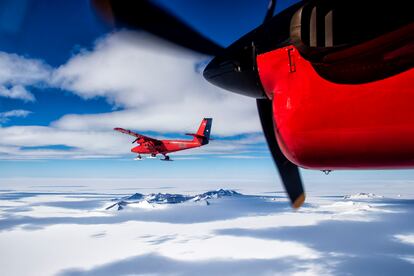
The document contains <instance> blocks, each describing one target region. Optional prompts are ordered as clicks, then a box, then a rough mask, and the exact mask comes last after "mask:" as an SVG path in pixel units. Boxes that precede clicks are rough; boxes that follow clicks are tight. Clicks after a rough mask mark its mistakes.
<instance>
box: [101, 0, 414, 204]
mask: <svg viewBox="0 0 414 276" xmlns="http://www.w3.org/2000/svg"><path fill="white" fill-rule="evenodd" d="M223 1H224V0H223ZM94 2H95V4H96V6H97V7H98V10H100V11H101V13H102V14H103V15H104V16H105V18H106V19H107V20H108V22H112V23H115V24H117V25H120V26H126V27H129V28H133V29H139V30H142V29H144V30H146V31H148V32H150V33H152V34H155V35H157V36H159V37H162V38H164V39H166V40H169V41H170V42H173V43H176V44H178V45H181V46H183V47H186V48H189V49H191V50H193V51H197V52H199V53H203V54H207V55H211V56H214V58H213V59H212V60H211V62H210V63H209V64H208V65H207V67H206V68H205V70H204V72H203V75H204V77H205V79H206V80H207V81H209V82H211V83H213V84H214V85H216V86H219V87H221V88H224V89H226V90H229V91H232V92H235V93H239V94H242V95H245V96H249V97H252V98H255V99H256V101H257V108H258V112H259V116H260V120H261V123H262V127H263V132H264V135H265V137H266V140H267V143H268V145H269V149H270V152H271V153H272V157H273V160H274V162H275V165H276V167H277V169H278V171H279V174H280V177H281V180H282V183H283V185H284V187H285V190H286V192H287V194H288V195H289V198H290V200H291V203H292V205H293V207H295V208H297V207H299V206H301V205H302V203H303V202H304V200H305V193H304V189H303V185H302V180H301V177H300V173H299V169H298V167H302V168H306V169H317V170H322V171H330V170H337V169H400V168H414V107H413V102H414V69H413V65H414V13H413V12H412V8H411V6H410V4H411V3H410V1H406V0H394V1H392V2H389V1H361V0H305V1H300V2H299V3H296V4H294V5H292V6H290V7H288V8H287V9H285V10H284V11H282V12H280V13H278V14H277V15H273V14H274V10H275V6H276V0H271V1H270V3H269V6H268V11H267V14H266V16H265V19H264V21H263V24H261V25H259V26H258V27H257V28H255V29H254V30H252V31H251V32H249V33H247V34H246V35H244V36H242V37H240V38H239V39H238V40H237V41H235V42H234V43H233V44H231V45H230V46H228V47H227V48H223V47H221V46H220V45H218V44H216V43H215V42H214V41H212V40H210V39H208V38H206V37H204V36H203V35H201V34H200V33H198V32H197V31H196V30H195V29H193V28H192V27H191V26H189V25H188V24H186V23H185V21H183V20H180V19H179V18H177V17H176V16H175V15H174V14H172V13H170V12H168V10H167V9H163V8H162V7H160V6H159V5H157V4H156V3H154V1H150V0H141V1H115V0H94ZM234 7H235V8H237V5H234ZM229 12H232V11H229ZM212 20H214V19H212Z"/></svg>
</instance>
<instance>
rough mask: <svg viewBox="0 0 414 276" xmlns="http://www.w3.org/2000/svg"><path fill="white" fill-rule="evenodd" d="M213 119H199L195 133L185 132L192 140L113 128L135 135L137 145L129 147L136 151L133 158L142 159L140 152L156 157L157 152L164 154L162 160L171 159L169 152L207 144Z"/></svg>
mask: <svg viewBox="0 0 414 276" xmlns="http://www.w3.org/2000/svg"><path fill="white" fill-rule="evenodd" d="M212 122H213V119H211V118H204V119H203V121H201V124H200V127H199V128H198V130H197V133H186V135H190V136H193V137H194V138H193V140H158V139H154V138H151V137H148V136H144V135H141V134H138V133H135V132H133V131H131V130H128V129H123V128H119V127H117V128H114V130H116V131H119V132H122V133H125V134H128V135H131V136H134V137H136V139H135V140H134V141H133V142H132V143H135V142H136V143H138V144H139V145H138V146H136V147H133V148H132V149H131V151H132V152H135V153H138V156H137V157H136V158H135V160H142V157H141V154H150V158H156V156H157V154H162V155H163V156H164V159H161V160H164V161H172V160H171V159H170V157H169V156H168V155H167V154H168V153H170V152H176V151H180V150H186V149H192V148H198V147H201V146H204V145H207V144H208V142H209V140H210V132H211V124H212Z"/></svg>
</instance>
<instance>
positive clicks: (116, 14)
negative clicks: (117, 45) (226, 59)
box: [92, 0, 223, 56]
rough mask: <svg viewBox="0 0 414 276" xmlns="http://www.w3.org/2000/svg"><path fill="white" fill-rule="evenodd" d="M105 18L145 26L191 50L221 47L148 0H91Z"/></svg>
mask: <svg viewBox="0 0 414 276" xmlns="http://www.w3.org/2000/svg"><path fill="white" fill-rule="evenodd" d="M92 3H93V5H94V6H95V7H96V9H97V10H98V11H99V12H100V14H101V15H102V17H103V18H104V19H106V21H108V22H111V23H115V25H120V26H124V27H125V26H126V27H130V28H133V29H138V30H145V31H148V32H150V33H152V34H154V35H156V36H159V37H161V38H164V39H166V40H168V41H170V42H173V43H175V44H178V45H180V46H183V47H185V48H188V49H191V50H193V51H196V52H199V53H202V54H206V55H210V56H215V55H217V54H218V53H220V52H221V51H222V50H223V47H221V46H219V45H218V44H216V43H215V42H213V41H212V40H210V39H208V38H206V37H205V36H203V35H202V34H200V33H199V32H197V31H196V30H194V29H193V28H191V27H190V26H189V25H187V24H186V23H184V22H183V21H181V20H180V19H178V18H177V17H175V16H174V15H172V14H170V13H169V12H167V11H166V10H164V9H162V8H160V7H158V6H157V5H156V4H154V3H153V2H152V1H150V0H140V1H119V0H92Z"/></svg>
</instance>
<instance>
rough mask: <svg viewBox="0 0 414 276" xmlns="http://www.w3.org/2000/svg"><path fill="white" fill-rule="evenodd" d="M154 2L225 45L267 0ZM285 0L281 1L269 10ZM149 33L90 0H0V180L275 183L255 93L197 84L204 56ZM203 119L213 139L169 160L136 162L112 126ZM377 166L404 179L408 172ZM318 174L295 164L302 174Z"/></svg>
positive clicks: (168, 130) (171, 125)
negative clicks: (105, 18)
mask: <svg viewBox="0 0 414 276" xmlns="http://www.w3.org/2000/svg"><path fill="white" fill-rule="evenodd" d="M158 2H159V3H161V4H162V5H163V6H164V7H165V8H167V9H169V10H171V11H172V12H174V13H176V14H177V15H179V16H180V17H181V18H183V20H184V21H187V22H188V23H190V24H191V25H193V26H194V27H195V28H196V29H198V30H199V31H200V32H202V33H204V34H205V35H207V36H209V37H211V38H212V39H214V40H215V41H217V42H218V43H220V44H221V45H223V46H227V45H229V44H230V43H231V42H233V41H234V40H236V39H237V38H239V37H240V36H241V35H243V34H244V33H246V32H248V31H249V30H251V29H253V28H254V27H256V26H257V25H259V24H260V23H261V22H262V20H263V17H264V14H265V11H266V7H267V1H265V0H263V1H248V0H243V1H238V2H237V5H234V2H232V1H218V0H217V1H216V0H215V1H185V0H176V1H166V0H158ZM292 3H293V1H278V7H277V11H280V10H282V9H284V8H285V7H287V6H289V5H290V4H292ZM157 42H158V41H157V39H155V38H152V37H148V36H147V35H146V34H137V35H134V36H133V37H132V38H131V37H130V33H129V32H128V31H126V30H115V31H114V30H111V29H109V28H108V27H107V26H105V25H104V24H102V22H100V20H99V19H97V17H96V16H95V14H94V12H93V10H92V8H91V6H90V4H89V2H88V1H81V0H77V1H64V0H55V1H46V0H43V1H42V0H38V1H26V0H19V1H16V0H14V1H12V0H8V1H2V2H1V3H0V132H1V138H0V177H2V178H18V177H29V178H30V177H37V178H47V177H53V178H82V177H85V178H94V177H95V178H99V177H110V178H117V177H120V178H122V177H137V178H139V177H144V178H151V177H161V178H183V177H187V178H197V177H200V176H201V175H202V176H203V177H207V178H212V179H213V178H214V179H217V178H223V179H232V178H233V179H242V178H246V179H252V180H253V181H254V180H255V179H257V180H265V181H268V182H269V183H272V182H273V181H275V182H277V181H278V180H277V174H276V171H275V170H274V167H273V163H272V160H271V158H270V155H269V153H268V151H267V147H266V145H265V142H264V139H263V136H262V135H261V132H260V124H259V121H258V118H257V115H256V110H255V105H254V101H253V100H252V99H248V98H244V97H241V96H238V95H234V94H231V93H228V92H224V91H221V90H219V89H217V88H215V87H212V86H210V85H209V84H208V83H206V82H205V81H204V80H203V79H202V77H201V76H200V74H198V73H197V72H195V71H194V67H195V65H196V64H198V63H199V62H206V61H208V59H209V58H208V57H203V56H199V55H197V54H194V53H187V52H186V51H183V50H181V49H175V48H174V47H167V46H165V45H164V44H162V45H161V44H159V43H157ZM204 116H205V117H207V116H212V117H213V118H214V122H213V129H212V133H213V136H214V137H216V140H215V141H213V142H212V143H211V144H210V145H208V146H206V147H204V148H202V149H198V150H193V151H186V152H183V153H182V154H181V153H180V154H175V155H174V154H173V155H172V156H173V158H174V157H175V158H176V162H168V163H166V162H159V161H156V160H146V161H143V162H140V163H137V162H134V161H132V158H133V157H134V156H133V155H132V154H131V153H130V152H129V149H130V147H131V143H130V142H131V141H132V140H133V139H131V138H130V137H125V136H122V135H121V134H118V133H114V132H113V131H112V128H113V127H127V128H130V129H135V130H137V131H139V132H141V133H143V134H147V135H151V136H155V137H170V138H171V137H178V138H183V137H184V136H182V133H185V132H188V131H194V130H195V129H196V128H197V127H198V124H199V122H200V120H201V118H202V117H204ZM346 175H347V174H343V173H339V174H337V176H336V180H339V179H340V178H341V179H342V178H343V177H344V176H346ZM351 175H352V176H354V177H356V178H364V177H365V175H371V176H374V175H376V174H375V173H372V172H366V173H364V172H358V173H352V174H351ZM386 175H387V176H388V177H391V178H392V177H393V176H395V177H396V178H401V177H402V178H406V179H413V173H412V171H411V170H410V171H404V172H394V173H392V172H391V173H388V172H387V173H386ZM320 176H321V173H320V172H305V173H304V177H305V179H306V180H308V181H317V180H319V179H320ZM324 179H326V178H324ZM328 179H332V181H334V180H335V176H334V177H331V178H329V176H328Z"/></svg>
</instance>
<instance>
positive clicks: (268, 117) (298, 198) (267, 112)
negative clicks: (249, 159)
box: [256, 99, 305, 208]
mask: <svg viewBox="0 0 414 276" xmlns="http://www.w3.org/2000/svg"><path fill="white" fill-rule="evenodd" d="M256 102H257V109H258V111H259V117H260V122H261V124H262V128H263V133H264V135H265V137H266V141H267V144H268V146H269V149H270V152H271V153H272V157H273V161H274V162H275V164H276V167H277V169H278V171H279V175H280V178H281V179H282V183H283V185H284V187H285V190H286V193H287V194H288V196H289V199H290V202H291V203H292V206H293V208H299V207H300V206H302V204H303V202H304V201H305V192H304V190H303V185H302V180H301V177H300V173H299V169H298V167H297V166H296V165H295V164H293V163H292V162H290V161H289V160H288V159H287V158H286V157H285V155H284V154H283V153H282V151H281V150H280V147H279V145H278V143H277V140H276V135H275V131H274V125H273V119H272V117H273V111H272V101H270V100H268V99H257V100H256Z"/></svg>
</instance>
